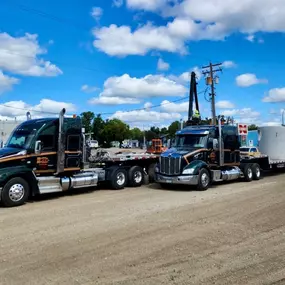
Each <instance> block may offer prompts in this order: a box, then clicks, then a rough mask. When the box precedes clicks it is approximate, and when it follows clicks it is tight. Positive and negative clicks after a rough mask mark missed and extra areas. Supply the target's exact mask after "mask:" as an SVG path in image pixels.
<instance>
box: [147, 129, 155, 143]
mask: <svg viewBox="0 0 285 285" xmlns="http://www.w3.org/2000/svg"><path fill="white" fill-rule="evenodd" d="M155 138H157V134H156V133H154V132H153V131H151V130H148V131H145V139H146V140H147V141H151V140H152V139H155Z"/></svg>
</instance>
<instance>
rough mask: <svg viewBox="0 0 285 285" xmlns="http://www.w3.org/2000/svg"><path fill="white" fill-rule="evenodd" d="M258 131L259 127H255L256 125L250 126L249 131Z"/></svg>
mask: <svg viewBox="0 0 285 285" xmlns="http://www.w3.org/2000/svg"><path fill="white" fill-rule="evenodd" d="M257 129H258V126H256V125H254V124H252V125H249V126H248V130H249V131H255V130H257Z"/></svg>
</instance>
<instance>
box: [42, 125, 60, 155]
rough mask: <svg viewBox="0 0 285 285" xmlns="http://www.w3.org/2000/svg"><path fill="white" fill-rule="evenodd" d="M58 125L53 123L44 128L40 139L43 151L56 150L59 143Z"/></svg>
mask: <svg viewBox="0 0 285 285" xmlns="http://www.w3.org/2000/svg"><path fill="white" fill-rule="evenodd" d="M56 134H57V126H56V125H55V124H54V125H51V126H48V127H47V128H45V129H43V130H42V131H41V133H40V134H39V137H38V140H40V141H41V142H42V151H50V150H56V145H57V136H56Z"/></svg>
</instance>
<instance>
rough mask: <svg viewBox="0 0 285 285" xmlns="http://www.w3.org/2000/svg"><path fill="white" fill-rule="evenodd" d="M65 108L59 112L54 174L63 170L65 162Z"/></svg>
mask: <svg viewBox="0 0 285 285" xmlns="http://www.w3.org/2000/svg"><path fill="white" fill-rule="evenodd" d="M65 112H66V110H65V108H63V109H62V110H61V111H60V113H59V132H58V150H57V166H56V173H55V174H56V175H57V174H59V173H62V172H64V162H65V133H64V128H63V123H64V115H65Z"/></svg>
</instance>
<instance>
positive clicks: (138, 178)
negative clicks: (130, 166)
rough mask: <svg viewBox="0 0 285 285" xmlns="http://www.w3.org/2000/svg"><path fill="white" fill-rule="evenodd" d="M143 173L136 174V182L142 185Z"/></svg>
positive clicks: (137, 172)
mask: <svg viewBox="0 0 285 285" xmlns="http://www.w3.org/2000/svg"><path fill="white" fill-rule="evenodd" d="M142 178H143V177H142V173H141V172H140V171H136V172H135V173H134V180H135V182H136V183H140V182H141V181H142Z"/></svg>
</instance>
